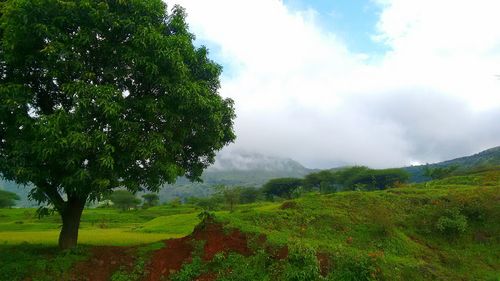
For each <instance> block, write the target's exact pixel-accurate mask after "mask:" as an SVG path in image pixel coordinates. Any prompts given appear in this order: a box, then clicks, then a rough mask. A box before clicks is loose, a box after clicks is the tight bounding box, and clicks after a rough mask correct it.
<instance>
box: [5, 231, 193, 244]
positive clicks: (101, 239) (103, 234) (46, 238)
mask: <svg viewBox="0 0 500 281" xmlns="http://www.w3.org/2000/svg"><path fill="white" fill-rule="evenodd" d="M182 236H184V234H176V233H139V232H132V231H130V230H129V229H120V228H111V229H80V231H79V234H78V243H79V244H84V245H114V246H129V245H139V244H146V243H152V242H156V241H160V240H165V239H170V238H179V237H182ZM58 237H59V231H58V230H49V231H22V232H16V231H0V244H8V245H17V244H21V243H30V244H43V245H53V246H55V245H57V239H58Z"/></svg>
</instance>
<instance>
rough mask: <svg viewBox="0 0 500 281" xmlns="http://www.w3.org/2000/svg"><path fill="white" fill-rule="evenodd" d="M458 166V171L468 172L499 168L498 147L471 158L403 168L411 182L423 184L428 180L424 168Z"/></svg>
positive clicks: (499, 151) (499, 147)
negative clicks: (409, 176)
mask: <svg viewBox="0 0 500 281" xmlns="http://www.w3.org/2000/svg"><path fill="white" fill-rule="evenodd" d="M426 166H428V167H430V168H435V167H447V166H458V167H459V169H460V170H470V169H471V168H480V167H492V166H500V146H497V147H494V148H490V149H487V150H484V151H482V152H479V153H476V154H474V155H471V156H465V157H460V158H456V159H452V160H447V161H444V162H439V163H433V164H429V165H420V166H411V167H405V168H404V169H405V170H406V171H408V172H409V173H410V175H411V178H410V181H411V182H423V181H426V180H429V178H426V177H425V176H424V168H425V167H426Z"/></svg>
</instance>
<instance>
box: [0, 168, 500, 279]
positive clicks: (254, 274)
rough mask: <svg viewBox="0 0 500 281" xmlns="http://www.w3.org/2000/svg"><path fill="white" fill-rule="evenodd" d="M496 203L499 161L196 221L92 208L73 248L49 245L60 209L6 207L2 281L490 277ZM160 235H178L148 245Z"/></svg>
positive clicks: (494, 267)
mask: <svg viewBox="0 0 500 281" xmlns="http://www.w3.org/2000/svg"><path fill="white" fill-rule="evenodd" d="M499 202H500V169H489V170H485V171H481V172H471V173H469V174H466V175H460V176H452V177H448V178H445V179H442V180H437V181H430V182H426V183H420V184H412V185H409V186H405V187H401V188H392V189H387V190H383V191H372V192H365V191H350V192H338V193H333V194H318V193H308V194H305V195H304V196H303V197H301V198H298V199H295V200H289V201H279V202H259V203H254V204H248V205H240V206H238V207H237V208H236V210H235V211H234V212H231V213H230V212H228V211H217V212H214V213H211V214H207V213H202V214H203V215H204V218H205V221H204V222H203V223H201V224H198V222H199V219H198V217H197V215H198V213H199V212H200V210H199V209H196V208H195V207H194V206H190V205H189V204H184V205H181V206H176V207H174V206H158V207H154V208H151V209H147V210H142V209H141V210H134V211H130V212H119V211H117V210H111V209H90V210H86V211H85V212H84V214H83V217H82V229H81V230H80V231H81V232H82V240H83V241H84V243H85V244H86V245H85V246H83V247H80V248H79V249H78V251H72V252H70V253H67V252H62V253H58V252H57V251H55V250H54V246H53V245H55V244H56V241H57V231H58V225H59V223H60V222H59V218H58V216H56V215H54V216H52V217H46V218H44V219H42V220H36V219H34V218H33V217H32V215H31V213H32V212H33V210H30V209H11V210H5V212H4V213H3V215H2V216H0V280H31V279H32V280H80V279H72V278H73V277H75V276H78V277H80V278H81V279H83V280H85V279H88V280H103V281H104V280H151V281H153V280H154V281H157V280H177V281H190V280H205V281H206V280H212V281H213V280H219V281H229V280H231V281H250V280H277V281H289V280H297V281H303V280H310V281H328V280H332V281H333V280H416V281H418V280H422V281H423V280H450V281H451V280H453V281H455V280H486V281H488V280H491V281H493V280H498V278H499V277H500V276H499V272H500V264H499V263H498V261H499V260H500V224H499V220H498V218H499V217H500V204H499ZM214 215H215V217H213V216H214ZM202 217H203V216H202ZM103 219H106V227H102V226H100V224H101V223H103ZM197 224H198V226H196V227H195V225H197ZM193 229H194V231H193ZM46 233H47V234H46ZM189 233H191V234H190V235H189ZM49 234H50V235H51V236H50V235H49ZM162 235H163V236H164V237H165V238H163V239H166V238H168V237H170V238H171V237H181V238H173V239H168V240H165V241H162V242H157V243H151V242H152V241H157V240H155V239H158V237H161V236H162ZM23 241H27V242H31V243H37V244H38V245H33V244H28V243H22V242H23ZM145 243H148V244H145ZM103 244H104V245H103ZM109 245H120V246H114V247H111V246H109Z"/></svg>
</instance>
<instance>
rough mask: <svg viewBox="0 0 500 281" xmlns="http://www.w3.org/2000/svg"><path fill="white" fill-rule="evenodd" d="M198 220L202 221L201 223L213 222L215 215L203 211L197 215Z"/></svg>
mask: <svg viewBox="0 0 500 281" xmlns="http://www.w3.org/2000/svg"><path fill="white" fill-rule="evenodd" d="M198 218H199V219H200V220H201V221H202V222H205V221H213V220H215V214H214V213H211V212H209V211H207V210H204V211H203V212H201V213H199V214H198Z"/></svg>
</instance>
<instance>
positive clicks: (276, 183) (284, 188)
mask: <svg viewBox="0 0 500 281" xmlns="http://www.w3.org/2000/svg"><path fill="white" fill-rule="evenodd" d="M303 184H304V181H303V179H298V178H278V179H272V180H270V181H268V182H267V183H266V184H264V185H263V186H262V193H264V195H265V196H266V197H267V198H268V199H272V198H273V197H282V198H287V199H291V198H292V197H293V195H294V193H296V192H297V191H298V190H299V188H300V187H301V186H302V185H303Z"/></svg>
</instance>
